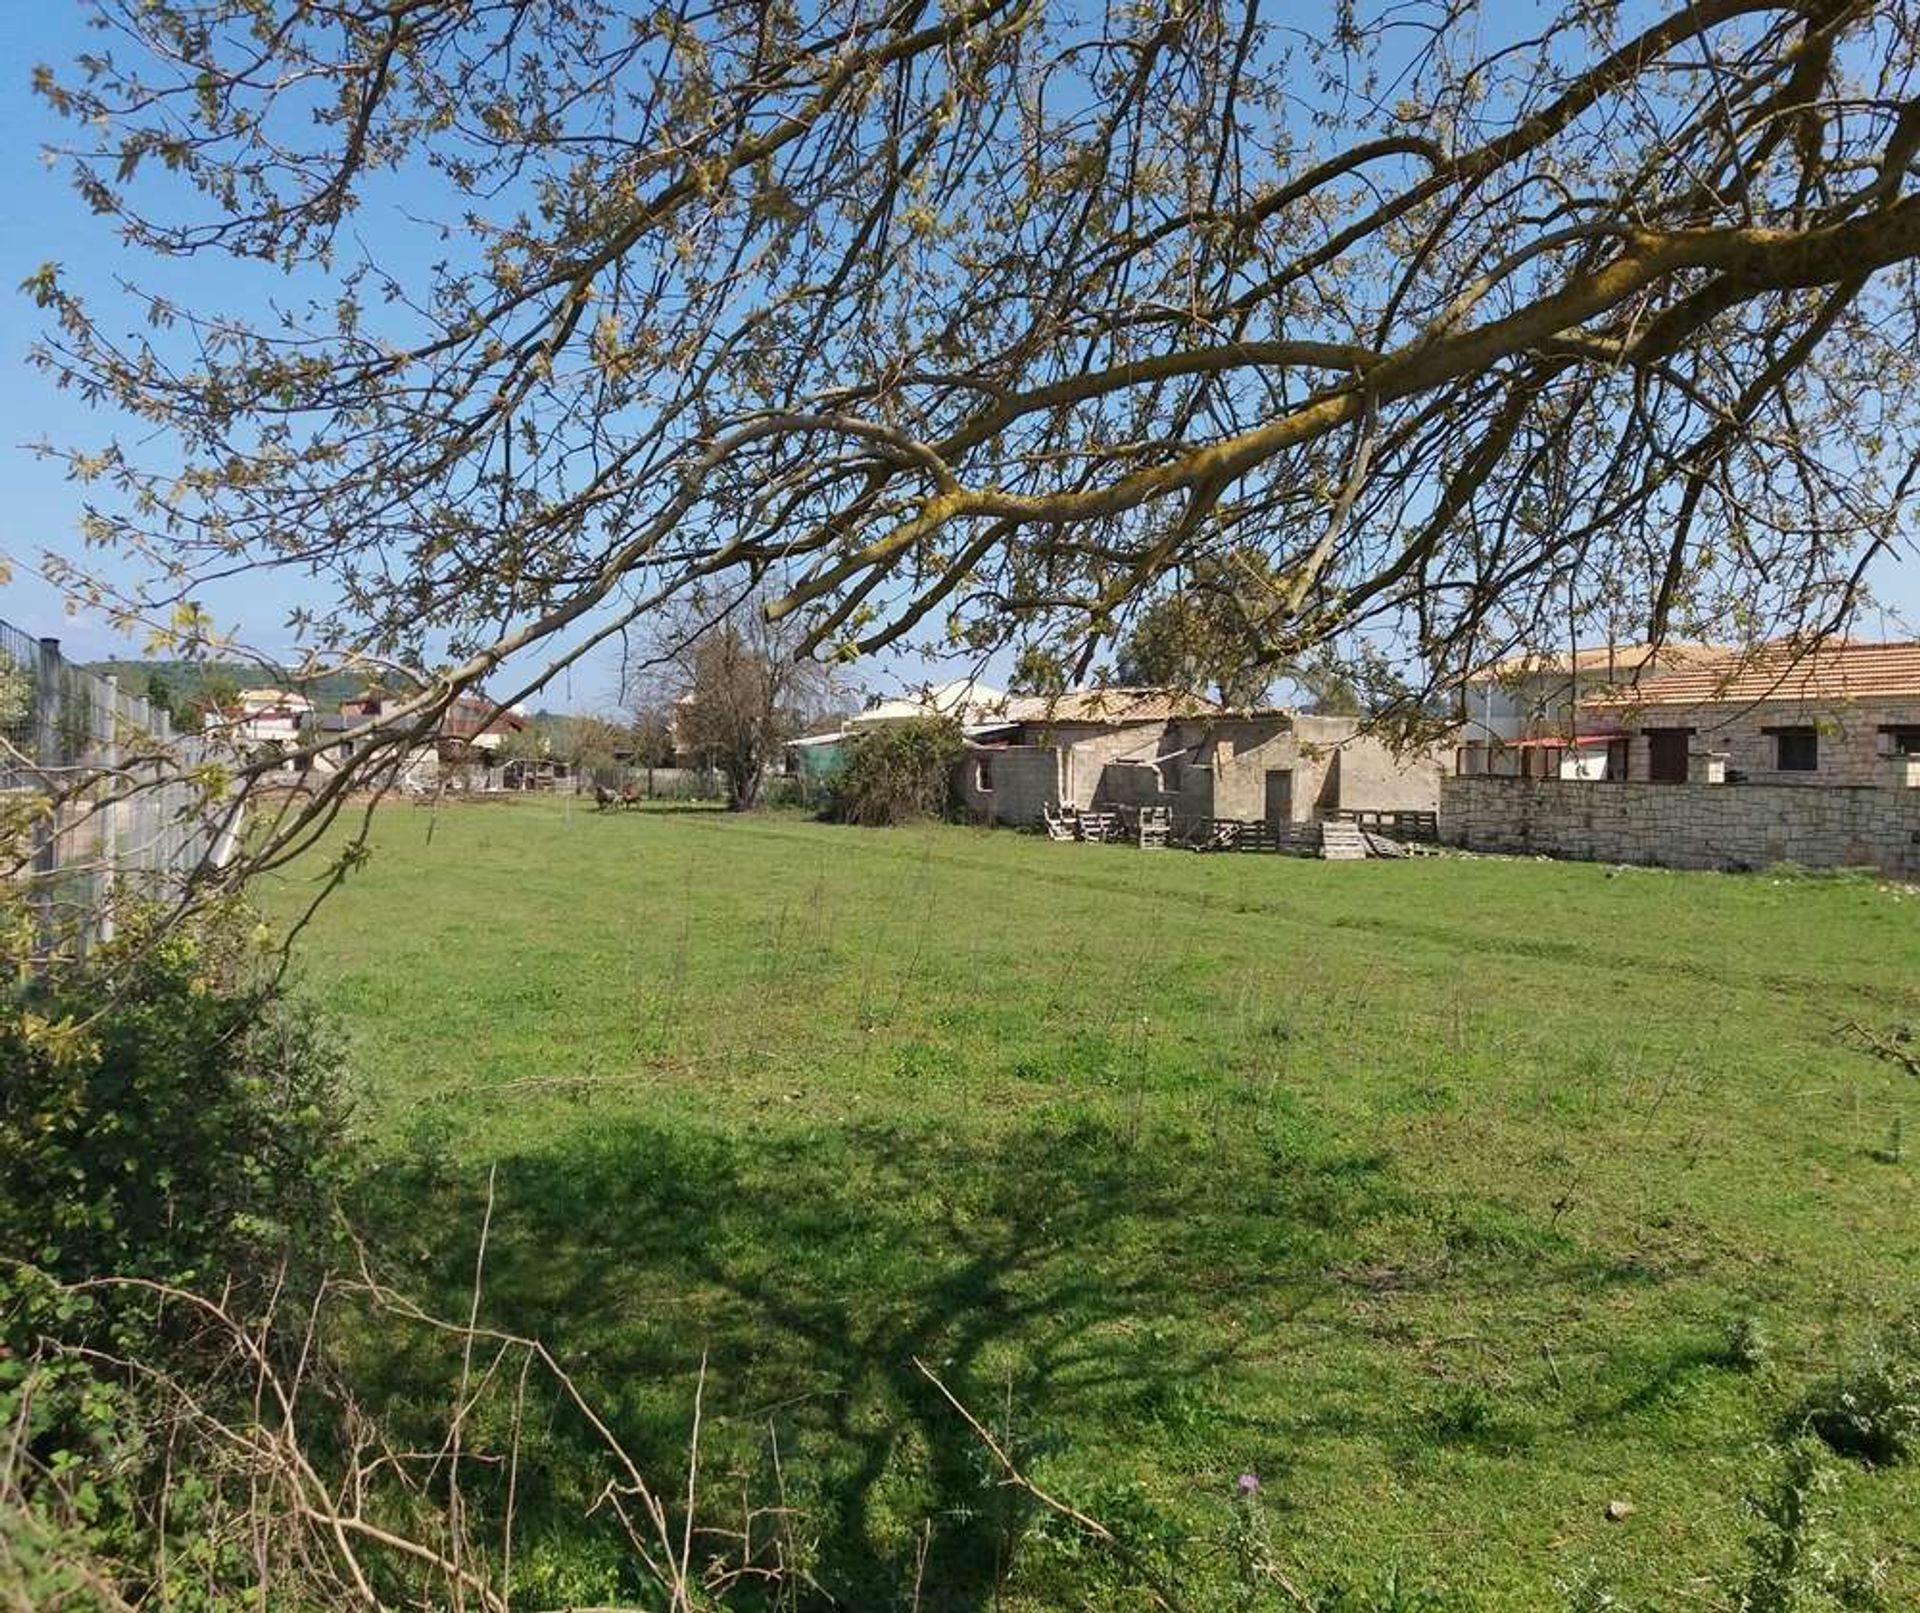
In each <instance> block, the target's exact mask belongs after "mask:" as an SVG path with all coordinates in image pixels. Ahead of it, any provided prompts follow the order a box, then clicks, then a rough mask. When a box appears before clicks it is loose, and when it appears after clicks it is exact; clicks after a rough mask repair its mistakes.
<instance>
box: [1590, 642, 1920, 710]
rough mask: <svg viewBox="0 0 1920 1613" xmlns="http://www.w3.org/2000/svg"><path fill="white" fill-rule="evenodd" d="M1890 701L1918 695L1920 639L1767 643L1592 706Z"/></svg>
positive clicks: (1654, 680) (1664, 676)
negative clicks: (1917, 641) (1866, 642)
mask: <svg viewBox="0 0 1920 1613" xmlns="http://www.w3.org/2000/svg"><path fill="white" fill-rule="evenodd" d="M1887 699H1914V700H1920V643H1913V642H1902V643H1892V644H1865V643H1854V642H1848V641H1845V640H1830V641H1828V642H1826V643H1823V644H1816V645H1813V646H1807V645H1795V644H1777V643H1776V644H1763V645H1761V646H1759V647H1758V648H1757V649H1755V650H1751V651H1748V652H1746V653H1744V654H1743V653H1739V652H1733V653H1729V654H1727V655H1723V656H1721V657H1720V658H1718V659H1717V660H1714V661H1711V662H1707V663H1704V664H1701V665H1696V666H1689V667H1683V668H1680V669H1677V670H1675V671H1672V672H1666V673H1662V674H1661V675H1660V676H1658V677H1655V678H1650V679H1649V680H1648V681H1647V682H1645V683H1643V684H1641V685H1640V686H1639V687H1638V688H1637V689H1633V690H1624V689H1623V690H1619V691H1617V692H1610V693H1609V694H1607V695H1604V696H1599V697H1596V699H1595V700H1594V701H1593V704H1595V705H1609V706H1695V705H1715V704H1720V703H1727V702H1739V703H1742V704H1746V705H1758V704H1761V703H1763V702H1767V701H1795V702H1825V703H1839V702H1845V701H1855V700H1887Z"/></svg>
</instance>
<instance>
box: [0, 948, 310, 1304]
mask: <svg viewBox="0 0 1920 1613" xmlns="http://www.w3.org/2000/svg"><path fill="white" fill-rule="evenodd" d="M0 1070H5V1071H6V1072H7V1074H6V1076H5V1079H4V1084H0V1252H5V1253H7V1254H9V1255H12V1256H13V1257H14V1258H16V1259H19V1260H23V1261H26V1262H28V1263H30V1264H32V1265H35V1266H38V1267H40V1268H41V1269H42V1270H44V1271H46V1272H47V1273H49V1274H50V1275H52V1276H54V1277H56V1278H60V1279H62V1280H72V1279H75V1278H82V1277H90V1276H94V1275H98V1274H102V1273H111V1274H113V1275H117V1276H142V1277H151V1278H158V1279H163V1280H166V1281H173V1282H194V1281H200V1280H206V1279H211V1280H213V1281H216V1282H219V1283H237V1284H240V1285H242V1286H245V1285H246V1284H248V1283H253V1284H263V1283H267V1282H271V1281H274V1280H276V1276H277V1273H278V1271H279V1268H280V1265H281V1262H282V1261H283V1260H284V1259H286V1258H288V1257H295V1258H304V1257H309V1256H313V1255H315V1254H317V1253H319V1251H320V1249H321V1246H322V1245H323V1243H324V1241H325V1230H326V1227H327V1224H328V1218H329V1213H330V1203H331V1199H332V1194H333V1191H334V1188H335V1187H336V1185H337V1182H338V1179H339V1176H340V1173H341V1170H342V1167H343V1160H344V1148H343V1143H344V1137H345V1130H346V1121H347V1111H348V1106H347V1103H346V1100H345V1097H344V1089H343V1085H342V1081H341V1075H340V1067H339V1061H338V1059H337V1057H336V1055H335V1053H334V1051H333V1049H332V1048H331V1046H330V1045H329V1043H328V1041H327V1038H326V1037H325V1035H324V1034H323V1032H322V1031H321V1029H320V1027H319V1026H318V1024H317V1023H316V1021H315V1019H314V1017H313V1015H312V1014H311V1013H310V1012H308V1011H307V1010H305V1009H303V1008H301V1007H300V1006H298V1005H296V1004H293V1003H291V1002H289V1001H288V1000H287V999H285V998H283V997H281V996H279V995H277V994H275V993H274V992H273V991H271V990H270V989H268V988H267V987H266V986H265V985H264V984H262V983H259V982H257V981H256V982H253V983H249V982H248V981H247V979H246V965H245V962H244V946H243V943H242V942H241V940H240V939H239V938H238V937H236V936H235V935H234V934H233V933H232V931H231V928H230V927H225V928H223V927H220V926H213V927H208V928H204V929H202V930H200V931H198V932H196V933H191V934H189V933H184V932H176V933H169V934H160V933H156V932H155V931H154V930H152V929H151V928H150V927H149V926H146V925H143V924H140V923H138V922H136V923H133V924H131V925H128V926H127V927H126V929H125V931H124V932H123V938H122V939H121V940H119V941H117V942H115V943H113V944H112V945H109V946H107V947H103V948H101V949H99V951H98V952H97V953H96V955H95V956H94V958H93V959H92V960H91V961H90V962H89V963H88V964H86V965H85V966H83V967H80V968H77V969H73V970H70V971H69V972H68V973H67V974H66V975H65V976H64V978H62V979H60V980H59V981H57V982H56V983H55V984H54V985H53V986H52V987H51V988H49V989H46V990H43V991H41V992H38V993H34V994H29V995H26V996H23V997H19V998H16V999H14V1000H11V1001H9V1002H7V1003H6V1004H5V1005H4V1007H0Z"/></svg>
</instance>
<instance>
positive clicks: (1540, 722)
mask: <svg viewBox="0 0 1920 1613" xmlns="http://www.w3.org/2000/svg"><path fill="white" fill-rule="evenodd" d="M1733 653H1734V652H1733V651H1732V650H1730V649H1728V648H1726V647H1724V646H1721V645H1716V644H1685V643H1667V644H1660V645H1651V644H1601V645H1593V646H1590V647H1587V648H1582V649H1575V650H1570V651H1563V652H1560V653H1557V654H1529V655H1522V656H1515V657H1512V658H1510V659H1508V660H1504V661H1498V662H1495V663H1494V664H1493V665H1491V666H1489V667H1486V668H1485V669H1484V670H1482V671H1481V672H1479V673H1477V674H1475V675H1474V676H1473V677H1471V678H1468V679H1467V680H1466V681H1465V682H1464V683H1463V684H1462V685H1461V691H1460V747H1459V755H1458V758H1457V770H1458V771H1459V772H1461V773H1463V774H1477V773H1491V774H1495V775H1499V776H1503V777H1514V778H1584V779H1598V778H1620V777H1624V776H1625V775H1624V773H1623V772H1622V771H1621V769H1622V768H1624V766H1625V759H1624V755H1623V753H1622V751H1621V750H1620V749H1619V744H1620V741H1621V739H1622V734H1621V732H1620V730H1619V729H1618V727H1617V726H1615V725H1614V724H1613V722H1612V719H1611V717H1610V716H1609V715H1608V714H1607V713H1606V712H1605V711H1604V710H1598V709H1589V708H1590V707H1591V706H1592V702H1594V701H1595V700H1596V699H1598V698H1599V697H1601V696H1604V695H1606V694H1608V693H1610V692H1612V691H1615V690H1632V689H1636V688H1641V687H1644V686H1645V685H1646V684H1648V683H1650V682H1651V681H1653V680H1654V679H1656V678H1659V677H1662V676H1664V675H1666V674H1667V673H1670V672H1676V671H1683V670H1690V669H1695V668H1701V667H1707V666H1711V665H1714V664H1716V663H1719V662H1722V661H1724V660H1726V659H1727V658H1728V657H1729V656H1731V655H1732V654H1733Z"/></svg>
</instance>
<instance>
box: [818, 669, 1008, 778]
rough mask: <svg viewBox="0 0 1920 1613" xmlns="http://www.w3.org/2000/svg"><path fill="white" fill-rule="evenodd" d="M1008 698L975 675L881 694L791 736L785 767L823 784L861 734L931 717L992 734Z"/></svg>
mask: <svg viewBox="0 0 1920 1613" xmlns="http://www.w3.org/2000/svg"><path fill="white" fill-rule="evenodd" d="M1007 698H1008V697H1007V695H1006V693H1005V692H1004V691H1003V690H1000V689H995V688H993V687H991V686H990V685H988V684H984V683H981V682H979V681H978V680H977V679H972V678H962V679H957V680H955V681H952V682H949V683H934V684H928V685H926V686H924V687H923V688H920V689H918V690H915V691H913V692H911V693H909V694H905V695H900V696H897V697H894V698H892V699H885V700H883V699H881V698H879V697H878V696H875V697H874V698H873V699H871V700H869V701H868V702H867V704H866V706H865V707H864V708H863V709H862V710H860V711H857V712H855V713H854V714H853V715H852V716H850V717H847V718H844V719H843V720H841V721H840V722H839V723H837V724H836V725H835V726H834V727H833V728H832V729H830V730H827V731H825V732H823V733H817V734H806V735H803V736H802V737H800V738H798V739H790V740H788V741H787V743H786V747H785V756H784V760H783V766H782V770H783V771H784V772H785V773H786V774H787V775H788V776H789V777H792V778H801V779H806V780H808V781H810V782H812V783H816V784H817V783H821V782H823V781H825V780H826V779H828V778H831V777H832V776H833V774H835V773H836V772H838V771H839V770H840V768H841V766H842V765H843V764H844V763H845V761H846V759H847V746H848V745H849V743H850V742H851V741H853V740H855V739H857V738H858V737H859V736H860V735H861V734H870V733H873V732H874V731H875V730H876V729H881V728H891V727H896V726H898V725H900V724H902V723H910V722H923V721H925V720H926V719H927V718H929V717H946V718H951V719H952V720H953V721H955V722H957V723H959V724H960V728H961V732H962V733H966V734H976V733H981V732H986V731H989V730H992V729H994V728H996V727H998V726H999V725H1001V723H1002V722H1003V720H1004V718H1005V716H1006V710H1007Z"/></svg>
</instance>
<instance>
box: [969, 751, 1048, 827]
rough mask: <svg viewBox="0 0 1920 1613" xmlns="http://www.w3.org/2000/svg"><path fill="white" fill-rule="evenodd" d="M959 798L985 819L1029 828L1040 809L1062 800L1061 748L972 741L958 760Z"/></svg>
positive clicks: (977, 815)
mask: <svg viewBox="0 0 1920 1613" xmlns="http://www.w3.org/2000/svg"><path fill="white" fill-rule="evenodd" d="M982 764H984V767H985V771H984V774H983V772H982ZM983 784H984V785H985V786H986V787H985V788H983V787H982V785H983ZM960 798H961V800H962V802H964V803H965V805H966V809H967V811H968V812H969V813H971V814H972V815H973V816H974V817H976V818H978V819H979V821H980V822H982V823H1010V824H1016V825H1019V826H1022V827H1027V828H1031V827H1032V826H1033V825H1034V824H1036V823H1038V822H1039V821H1040V809H1041V808H1042V807H1045V806H1051V805H1054V804H1055V803H1057V802H1058V801H1059V799H1060V752H1059V751H1057V750H1055V749H1054V748H1053V746H1051V745H1002V746H997V747H996V746H990V745H979V746H969V747H968V750H967V755H966V757H965V759H964V760H963V761H962V762H961V764H960Z"/></svg>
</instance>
